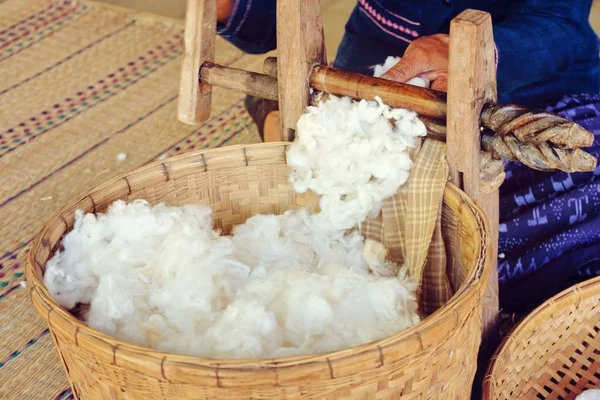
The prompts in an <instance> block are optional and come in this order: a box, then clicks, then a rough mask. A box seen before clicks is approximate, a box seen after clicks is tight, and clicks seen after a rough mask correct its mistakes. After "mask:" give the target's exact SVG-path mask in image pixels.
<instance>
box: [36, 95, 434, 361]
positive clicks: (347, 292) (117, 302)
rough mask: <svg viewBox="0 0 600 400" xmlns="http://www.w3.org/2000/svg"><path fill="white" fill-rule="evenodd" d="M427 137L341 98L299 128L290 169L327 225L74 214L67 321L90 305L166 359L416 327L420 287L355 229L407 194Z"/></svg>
mask: <svg viewBox="0 0 600 400" xmlns="http://www.w3.org/2000/svg"><path fill="white" fill-rule="evenodd" d="M390 118H393V119H395V120H396V122H395V125H394V126H392V124H391V123H390V122H389V119H390ZM423 135H425V127H424V125H423V124H422V123H421V122H420V121H419V120H418V119H417V118H416V115H415V114H414V113H411V112H409V111H406V110H394V109H390V108H389V107H387V106H385V105H384V104H382V102H381V100H379V99H377V101H361V102H354V101H351V100H350V99H346V98H337V97H331V98H330V99H329V100H328V101H325V102H323V103H322V104H320V105H319V106H317V107H309V108H308V110H307V112H306V113H305V114H304V115H303V116H302V117H301V118H300V121H299V122H298V129H297V138H296V141H295V142H294V143H293V144H292V145H291V146H290V148H289V152H288V158H287V159H288V163H289V164H290V167H291V174H290V181H291V182H292V183H293V186H294V189H295V190H296V191H297V192H304V191H306V190H313V191H315V192H316V193H318V194H321V195H322V198H321V202H320V208H321V211H320V212H319V213H317V214H310V213H309V212H308V211H307V210H306V209H299V210H296V211H288V212H285V213H284V214H282V215H256V216H254V217H251V218H249V219H248V220H247V221H246V222H245V223H244V224H241V225H238V226H236V227H235V228H234V230H233V232H232V234H231V235H230V236H223V235H221V234H220V232H218V231H217V230H215V229H213V220H212V211H211V209H210V208H209V207H207V206H203V205H186V206H182V207H170V206H167V205H164V204H159V205H155V206H150V205H149V204H148V203H147V202H145V201H143V200H137V201H133V202H130V203H125V202H123V201H116V202H114V203H113V204H112V205H111V206H110V207H109V208H108V210H107V211H106V212H105V213H104V214H98V215H94V214H84V213H83V212H81V211H77V212H76V214H75V223H74V227H73V229H72V230H71V231H70V232H69V233H68V234H67V235H66V236H65V237H64V239H63V241H62V244H63V246H64V250H63V251H60V252H58V253H56V254H55V255H54V256H53V257H52V258H51V259H50V260H49V261H48V263H47V266H46V272H45V275H44V284H45V285H46V287H47V288H48V290H49V291H50V293H51V294H52V295H53V296H54V298H56V300H57V301H58V302H59V303H60V305H61V306H63V307H65V308H67V309H73V308H75V307H77V306H78V305H79V304H88V305H89V309H88V310H87V312H86V313H85V315H83V316H82V317H83V318H84V320H85V321H86V322H87V324H88V325H89V326H91V327H92V328H95V329H98V330H100V331H102V332H104V333H106V334H109V335H112V336H114V337H117V338H119V339H122V340H125V341H128V342H131V343H135V344H139V345H143V346H149V347H151V348H154V349H157V350H160V351H165V352H169V353H177V354H186V355H191V356H200V357H209V358H219V359H230V358H271V357H280V356H293V355H302V354H314V353H321V352H329V351H335V350H340V349H344V348H350V347H354V346H357V345H360V344H364V343H368V342H372V341H374V340H378V339H382V338H385V337H388V336H390V335H392V334H394V333H396V332H398V331H401V330H403V329H406V328H408V327H410V326H413V325H414V324H416V323H418V322H419V316H418V313H417V303H416V298H415V291H416V285H415V284H414V282H413V281H412V280H411V279H410V278H409V277H408V276H407V275H406V270H405V269H404V268H403V266H401V265H398V264H394V263H392V262H390V261H388V260H387V259H386V256H387V249H386V248H385V246H384V245H383V244H381V243H379V242H376V241H373V240H365V239H364V238H363V237H362V235H361V234H360V232H359V231H358V230H356V229H352V228H355V227H356V226H357V225H358V224H359V223H360V222H362V221H363V220H364V219H365V218H366V217H368V216H375V215H377V213H378V212H379V209H380V208H381V204H382V202H383V200H384V199H385V198H387V197H389V196H391V195H393V194H394V193H395V192H396V191H397V190H398V188H399V187H400V186H401V185H403V184H404V183H405V182H406V180H407V178H408V174H409V170H410V168H411V166H412V162H411V160H410V158H409V156H408V152H407V151H408V149H409V148H410V147H412V146H414V145H415V144H416V143H417V140H418V138H419V137H420V136H423Z"/></svg>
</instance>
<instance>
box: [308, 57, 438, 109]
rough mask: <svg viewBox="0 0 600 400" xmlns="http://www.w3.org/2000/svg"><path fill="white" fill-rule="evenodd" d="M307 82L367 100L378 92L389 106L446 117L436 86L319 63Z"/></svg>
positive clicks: (340, 93)
mask: <svg viewBox="0 0 600 400" xmlns="http://www.w3.org/2000/svg"><path fill="white" fill-rule="evenodd" d="M310 85H311V87H312V88H314V89H316V90H320V91H322V92H327V93H331V94H335V95H337V96H349V97H353V98H357V99H367V100H374V99H375V97H376V96H378V97H380V98H381V100H382V101H383V102H384V103H385V104H387V105H388V106H390V107H392V108H406V109H409V110H412V111H414V112H416V113H417V114H419V115H422V116H425V117H430V118H436V119H441V120H445V119H446V94H445V93H443V92H438V91H436V90H431V89H426V88H422V87H418V86H413V85H409V84H406V83H399V82H393V81H390V80H385V79H381V78H375V77H372V76H367V75H361V74H357V73H353V72H348V71H343V70H340V69H337V68H333V67H326V66H323V65H317V66H315V67H314V68H313V71H312V75H311V78H310Z"/></svg>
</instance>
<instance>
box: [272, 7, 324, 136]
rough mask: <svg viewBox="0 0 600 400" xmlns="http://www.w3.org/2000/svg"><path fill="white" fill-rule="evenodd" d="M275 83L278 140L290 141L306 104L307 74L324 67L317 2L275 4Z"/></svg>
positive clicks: (321, 25)
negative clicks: (277, 86)
mask: <svg viewBox="0 0 600 400" xmlns="http://www.w3.org/2000/svg"><path fill="white" fill-rule="evenodd" d="M277 58H278V61H279V62H278V68H277V81H278V84H279V112H280V115H279V121H280V126H281V140H282V141H292V140H293V138H294V133H295V130H296V123H297V122H298V119H299V118H300V115H302V113H303V112H304V108H305V107H306V106H308V104H309V101H310V92H309V90H310V84H309V79H310V74H311V71H312V68H313V66H314V65H315V64H325V65H326V64H327V55H326V53H325V35H324V33H323V24H322V22H321V5H320V3H319V0H278V1H277Z"/></svg>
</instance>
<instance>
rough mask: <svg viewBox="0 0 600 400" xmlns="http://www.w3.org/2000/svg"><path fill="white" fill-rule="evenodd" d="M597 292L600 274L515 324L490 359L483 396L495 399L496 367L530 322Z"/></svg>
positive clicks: (499, 365) (564, 291)
mask: <svg viewBox="0 0 600 400" xmlns="http://www.w3.org/2000/svg"><path fill="white" fill-rule="evenodd" d="M594 294H597V295H599V296H600V276H597V277H595V278H590V279H588V280H585V281H583V282H580V283H578V284H575V285H573V286H571V287H569V288H567V289H565V290H563V291H562V292H560V293H557V294H556V295H554V296H552V297H551V298H549V299H548V300H546V301H545V302H543V303H542V304H540V305H539V306H538V307H537V308H535V309H534V310H533V311H532V312H530V313H529V314H528V315H527V316H526V317H525V318H523V320H522V321H521V322H519V323H518V324H517V325H516V326H514V327H513V328H512V329H511V330H510V331H509V332H508V333H507V334H506V336H505V337H504V338H503V339H502V341H501V342H500V345H499V346H498V347H497V348H496V351H495V352H494V355H493V356H492V358H491V359H490V362H489V364H488V366H487V370H486V373H485V378H484V380H483V393H482V395H483V398H484V399H493V398H494V393H495V388H496V386H497V383H496V379H495V378H494V373H495V369H496V367H498V368H502V366H503V365H504V364H503V363H504V360H503V356H504V354H505V353H504V352H505V351H508V348H509V346H510V345H511V344H512V343H513V342H515V341H518V340H520V339H521V334H522V333H523V331H525V330H526V329H528V328H529V323H530V322H531V321H532V320H534V319H535V318H536V317H537V316H538V315H539V314H541V313H543V312H545V311H547V310H549V309H550V310H551V309H553V308H557V307H559V306H560V305H562V304H563V303H564V302H567V301H569V300H571V299H572V298H573V297H574V296H575V297H576V300H575V304H577V305H578V304H579V303H580V302H581V300H582V297H588V296H593V295H594Z"/></svg>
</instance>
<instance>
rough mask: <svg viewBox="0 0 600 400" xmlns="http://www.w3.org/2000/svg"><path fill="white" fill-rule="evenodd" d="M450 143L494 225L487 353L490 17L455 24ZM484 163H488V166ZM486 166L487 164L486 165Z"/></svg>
mask: <svg viewBox="0 0 600 400" xmlns="http://www.w3.org/2000/svg"><path fill="white" fill-rule="evenodd" d="M448 75H449V76H448V114H447V138H446V142H447V144H448V164H449V166H450V170H451V179H452V180H453V182H454V183H456V184H457V185H458V186H460V187H461V188H462V189H463V190H464V191H465V192H466V193H467V195H469V196H470V197H471V198H472V199H473V200H474V201H475V203H476V204H477V205H478V206H479V207H480V208H481V209H482V210H483V212H484V213H485V215H486V216H487V218H488V220H489V227H490V234H491V246H492V249H491V252H490V253H489V256H490V260H488V262H489V263H490V268H491V275H490V280H489V284H488V287H487V290H486V292H485V293H484V299H483V342H482V353H487V352H486V349H489V348H490V347H493V346H495V345H496V341H497V325H498V314H499V304H498V271H497V268H496V267H497V255H498V212H499V211H498V207H499V204H498V202H499V197H498V187H499V186H500V184H501V183H502V180H503V176H501V179H495V181H494V182H491V183H490V182H482V180H481V179H482V178H483V179H485V178H486V176H487V175H486V174H485V173H482V171H483V172H485V170H486V166H485V161H486V160H485V159H482V157H481V132H480V129H479V124H480V117H481V111H482V108H483V105H484V104H485V103H488V102H493V103H495V102H496V99H497V93H496V67H495V47H494V39H493V32H492V20H491V17H490V15H489V14H487V13H484V12H481V11H474V10H466V11H464V12H462V13H461V14H460V15H458V16H457V17H456V18H455V19H454V20H452V23H451V25H450V59H449V70H448ZM482 161H483V162H482ZM482 164H483V165H482Z"/></svg>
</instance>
